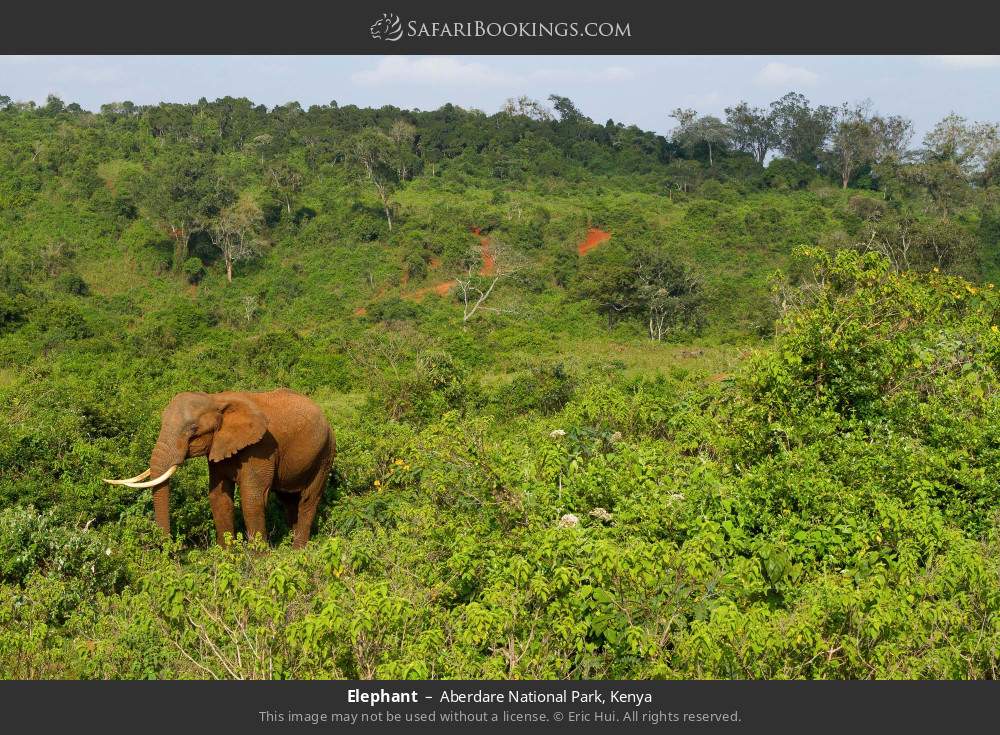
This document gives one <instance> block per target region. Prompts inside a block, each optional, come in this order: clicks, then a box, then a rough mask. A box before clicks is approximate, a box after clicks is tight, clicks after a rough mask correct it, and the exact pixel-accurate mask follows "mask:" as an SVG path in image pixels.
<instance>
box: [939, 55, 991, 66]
mask: <svg viewBox="0 0 1000 735" xmlns="http://www.w3.org/2000/svg"><path fill="white" fill-rule="evenodd" d="M931 58H932V59H934V60H935V61H936V62H937V63H938V64H940V65H941V66H944V67H946V68H948V69H992V68H994V67H998V66H1000V56H974V55H966V56H932V57H931Z"/></svg>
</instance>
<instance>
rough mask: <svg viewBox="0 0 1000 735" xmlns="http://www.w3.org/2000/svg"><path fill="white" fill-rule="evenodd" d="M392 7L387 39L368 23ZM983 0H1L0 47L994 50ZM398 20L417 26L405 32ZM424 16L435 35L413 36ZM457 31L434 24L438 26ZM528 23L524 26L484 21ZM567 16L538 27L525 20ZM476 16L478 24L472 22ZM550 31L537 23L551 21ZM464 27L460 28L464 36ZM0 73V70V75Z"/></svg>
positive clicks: (75, 50)
mask: <svg viewBox="0 0 1000 735" xmlns="http://www.w3.org/2000/svg"><path fill="white" fill-rule="evenodd" d="M384 13H388V14H390V15H391V16H394V17H395V16H398V17H399V19H400V21H401V25H402V28H403V30H404V32H403V34H402V35H401V37H400V38H398V39H397V40H387V39H384V38H383V39H375V38H373V37H372V34H371V26H372V25H373V24H374V23H375V22H377V21H378V20H379V19H380V18H381V17H382V15H383V14H384ZM998 16H1000V11H998V9H997V4H996V3H984V2H982V0H979V1H978V2H972V1H971V0H951V1H950V2H948V3H946V4H944V5H941V6H938V7H934V8H931V9H930V12H929V9H928V8H927V7H924V6H918V5H914V4H912V3H902V2H893V1H892V0H889V1H888V2H885V1H884V2H872V1H871V0H866V1H859V0H835V1H831V2H805V1H804V0H797V1H795V2H791V1H789V0H770V1H768V0H757V1H756V2H747V1H745V0H744V1H743V2H727V1H726V0H717V1H716V2H714V3H704V2H680V1H679V0H671V1H669V2H653V1H651V0H644V1H643V2H639V1H638V0H616V2H606V1H605V2H601V3H598V2H588V1H586V0H574V1H567V0H558V1H552V0H550V1H549V2H540V1H539V0H535V1H534V2H530V1H527V0H506V1H505V2H502V3H491V4H487V3H474V2H469V0H464V1H463V2H458V1H457V0H424V1H422V2H412V1H410V2H407V1H405V0H378V2H377V3H345V2H340V1H338V0H281V2H277V3H273V4H260V5H257V4H255V3H246V2H234V1H233V0H224V1H221V0H212V1H205V0H202V1H201V2H191V0H172V2H169V3H161V4H155V3H136V2H134V0H132V1H131V2H123V1H122V0H113V1H106V2H91V3H83V2H77V3H73V4H66V5H65V6H62V5H59V6H57V5H55V4H52V3H43V2H35V3H8V5H7V7H5V8H4V11H3V14H2V19H0V53H5V54H94V53H102V54H105V53H106V54H413V53H421V54H709V53H711V54H761V53H770V54H775V53H782V54H786V53H787V54H882V53H884V54H924V53H928V54H997V53H1000V32H998V31H997V28H998V20H1000V18H998ZM411 23H412V24H415V25H414V26H413V27H414V28H416V29H417V30H418V33H417V35H412V34H411V33H410V30H411ZM433 23H438V24H439V29H438V31H439V32H438V33H437V35H435V36H433V37H431V36H427V35H420V34H419V29H420V28H421V27H422V26H424V27H426V28H428V29H430V28H431V24H433ZM455 23H459V24H461V25H462V28H463V30H462V32H461V33H460V34H458V35H455V33H454V32H443V34H442V32H441V31H440V27H441V26H442V25H449V27H450V28H454V24H455ZM532 23H534V24H536V26H535V28H536V30H535V31H534V35H528V36H524V35H521V33H522V31H520V29H518V30H517V35H516V36H513V37H512V36H510V35H508V34H507V33H506V32H502V33H500V34H499V35H491V34H489V33H488V32H486V30H485V29H487V28H489V27H490V26H493V28H492V30H494V31H495V30H496V29H497V26H499V27H501V28H503V27H506V30H507V31H510V30H511V29H512V26H514V25H518V24H529V25H530V24H532ZM558 23H563V24H568V23H576V24H577V35H572V34H571V33H565V28H564V29H563V30H564V34H563V35H560V36H559V37H552V36H546V35H545V34H544V31H543V30H540V29H538V26H537V24H549V25H551V24H558ZM587 23H613V24H614V23H617V24H624V25H627V26H628V29H629V33H628V35H627V37H625V36H613V37H586V36H585V35H583V30H582V27H583V26H585V24H587ZM476 24H481V25H482V26H483V32H482V33H481V34H480V35H476V33H477V31H476ZM554 32H555V31H550V33H554ZM469 33H471V34H472V35H471V36H470V35H468V34H469ZM0 81H2V80H0Z"/></svg>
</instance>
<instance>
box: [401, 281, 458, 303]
mask: <svg viewBox="0 0 1000 735" xmlns="http://www.w3.org/2000/svg"><path fill="white" fill-rule="evenodd" d="M457 285H458V281H456V280H454V279H452V280H450V281H442V282H441V283H437V284H434V285H433V286H427V287H426V288H421V289H418V290H416V291H414V292H413V293H409V294H406V295H405V296H404V297H403V298H406V299H413V300H414V301H420V299H422V298H423V297H424V296H426V295H427V294H429V293H436V294H437V295H438V296H447V295H448V292H449V291H451V290H452V289H453V288H454V287H455V286H457Z"/></svg>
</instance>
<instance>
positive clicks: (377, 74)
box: [351, 56, 636, 87]
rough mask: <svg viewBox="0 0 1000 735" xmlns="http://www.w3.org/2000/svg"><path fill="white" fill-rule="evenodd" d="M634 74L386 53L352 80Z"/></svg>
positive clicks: (601, 78) (618, 78) (569, 78)
mask: <svg viewBox="0 0 1000 735" xmlns="http://www.w3.org/2000/svg"><path fill="white" fill-rule="evenodd" d="M635 78H636V73H635V72H634V71H633V70H632V69H629V68H627V67H624V66H606V67H604V68H601V69H593V70H590V69H567V68H541V69H536V70H534V71H531V72H528V73H513V72H507V71H502V70H499V69H495V68H493V67H490V66H487V65H486V64H483V63H480V62H469V61H462V60H461V59H456V58H452V57H449V56H426V57H421V58H415V57H410V56H386V57H384V58H383V59H381V60H380V61H379V62H378V64H376V65H375V67H374V68H372V69H365V70H363V71H359V72H355V73H354V74H352V75H351V80H352V81H353V82H354V83H355V84H361V85H379V84H450V85H456V86H491V87H516V86H519V85H521V86H523V85H525V84H529V83H549V84H580V83H583V84H614V83H619V82H628V81H631V80H633V79H635Z"/></svg>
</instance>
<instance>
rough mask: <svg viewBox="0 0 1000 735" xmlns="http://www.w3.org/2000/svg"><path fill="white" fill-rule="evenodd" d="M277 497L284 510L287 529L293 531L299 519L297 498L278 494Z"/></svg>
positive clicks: (289, 494)
mask: <svg viewBox="0 0 1000 735" xmlns="http://www.w3.org/2000/svg"><path fill="white" fill-rule="evenodd" d="M278 497H279V498H280V499H281V505H282V506H283V507H284V509H285V521H286V522H287V523H288V527H289V528H290V529H292V530H294V529H295V524H296V522H297V521H298V519H299V496H298V495H293V494H292V493H278Z"/></svg>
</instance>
